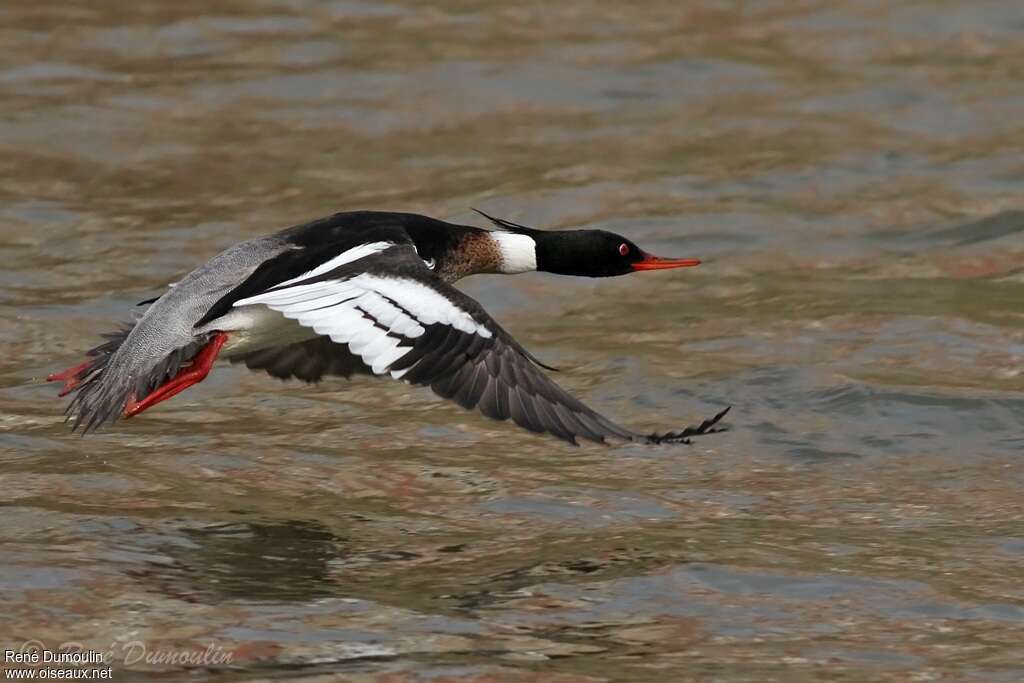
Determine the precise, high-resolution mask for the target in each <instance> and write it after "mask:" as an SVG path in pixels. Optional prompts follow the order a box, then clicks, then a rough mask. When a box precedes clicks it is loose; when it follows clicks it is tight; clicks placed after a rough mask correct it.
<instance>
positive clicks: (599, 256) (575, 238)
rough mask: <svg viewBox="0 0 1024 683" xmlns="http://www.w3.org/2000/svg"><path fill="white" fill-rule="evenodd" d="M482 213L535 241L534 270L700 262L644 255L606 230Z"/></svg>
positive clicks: (594, 270) (620, 271)
mask: <svg viewBox="0 0 1024 683" xmlns="http://www.w3.org/2000/svg"><path fill="white" fill-rule="evenodd" d="M484 216H486V217H487V218H488V219H490V220H491V221H493V222H494V223H495V224H497V225H498V226H499V227H501V228H503V229H505V230H508V231H510V232H515V233H518V234H521V235H526V236H528V237H530V238H532V239H533V241H534V242H535V243H536V255H537V270H540V271H544V272H548V273H558V274H559V275H579V276H584V277H613V276H616V275H626V274H627V273H635V272H637V271H641V270H665V269H668V268H685V267H688V266H697V265H700V260H699V259H695V258H683V259H670V258H662V257H660V256H654V255H653V254H648V253H647V252H646V251H644V250H643V249H641V248H640V247H638V246H636V245H635V244H633V242H631V241H630V240H628V239H626V238H625V237H623V236H622V235H616V234H615V233H613V232H608V231H606V230H537V229H535V228H528V227H526V226H524V225H518V224H516V223H511V222H509V221H504V220H502V219H500V218H491V217H490V216H487V215H486V214H484Z"/></svg>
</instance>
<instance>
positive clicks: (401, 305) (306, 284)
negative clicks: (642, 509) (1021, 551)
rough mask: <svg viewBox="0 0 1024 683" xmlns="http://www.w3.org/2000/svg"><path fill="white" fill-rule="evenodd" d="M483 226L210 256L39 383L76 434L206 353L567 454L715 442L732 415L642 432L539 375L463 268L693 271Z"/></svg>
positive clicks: (616, 244)
mask: <svg viewBox="0 0 1024 683" xmlns="http://www.w3.org/2000/svg"><path fill="white" fill-rule="evenodd" d="M480 213H481V215H483V216H484V217H486V218H487V219H488V220H490V221H491V222H492V223H494V225H495V229H494V230H484V229H482V228H476V227H471V226H467V225H455V224H452V223H446V222H444V221H440V220H437V219H434V218H428V217H427V216H420V215H416V214H410V213H388V212H378V211H353V212H347V213H337V214H334V215H333V216H328V217H326V218H321V219H318V220H314V221H311V222H309V223H304V224H302V225H297V226H294V227H291V228H288V229H286V230H283V231H281V232H279V233H276V234H274V235H271V236H268V237H259V238H256V239H252V240H247V241H245V242H240V243H238V244H236V245H234V246H232V247H229V248H228V249H227V250H225V251H223V252H221V253H220V254H218V255H217V256H214V257H213V258H212V259H210V261H208V262H207V263H206V264H204V265H202V266H200V267H199V268H197V269H195V270H194V271H192V272H191V273H189V274H188V275H186V276H185V277H183V278H182V279H181V280H180V281H179V282H177V283H175V284H174V285H171V286H170V288H169V289H168V290H167V291H166V292H164V293H163V295H162V296H160V297H158V298H156V299H151V300H149V301H144V302H142V304H145V305H148V308H147V309H146V310H145V312H144V313H143V314H142V316H141V317H140V318H139V319H138V320H137V321H136V322H135V323H134V324H132V325H129V326H127V327H125V328H124V329H122V330H121V331H119V332H115V333H113V334H110V335H107V336H106V338H107V342H106V343H104V344H101V345H100V346H97V347H96V348H94V349H92V350H91V351H89V353H88V355H89V359H88V360H87V361H86V362H84V363H82V364H81V365H77V366H75V367H73V368H70V369H68V370H65V371H64V372H60V373H55V374H53V375H50V376H49V377H48V378H47V379H49V380H51V381H63V382H64V388H63V390H62V391H61V395H62V396H63V395H65V394H68V393H70V392H77V394H76V395H75V397H74V399H73V400H72V401H71V403H70V405H69V406H68V409H67V415H68V419H72V418H73V419H74V428H75V429H77V428H79V427H82V428H83V431H85V432H88V431H89V430H92V429H95V428H96V427H98V426H100V425H101V424H103V423H104V422H110V421H113V420H116V419H117V418H118V417H121V416H124V417H131V416H133V415H138V414H139V413H141V412H142V411H144V410H146V409H147V408H151V407H152V406H154V405H156V404H157V403H160V402H161V401H165V400H167V399H168V398H170V397H172V396H174V395H175V394H178V393H180V392H181V391H184V390H185V389H187V388H188V387H190V386H192V385H193V384H196V383H197V382H201V381H202V380H203V379H204V378H205V377H206V375H207V374H208V373H209V372H210V368H211V367H212V365H213V362H214V360H215V359H216V358H217V356H218V354H220V355H223V356H225V357H226V358H227V359H228V360H230V361H231V362H233V363H245V365H246V366H248V367H249V368H252V369H254V370H264V371H265V372H267V373H268V374H270V375H272V376H274V377H278V378H281V379H288V378H291V377H296V378H298V379H301V380H304V381H306V382H317V381H319V380H320V379H321V378H322V377H324V376H325V375H338V376H341V377H351V376H352V375H354V374H366V375H376V376H380V377H392V378H394V379H398V380H401V381H403V382H406V383H407V384H416V385H427V386H430V388H431V389H433V391H434V392H435V393H436V394H438V395H439V396H441V397H443V398H447V399H452V400H454V401H456V402H457V403H458V404H459V405H461V406H463V407H464V408H476V409H478V410H479V411H480V412H481V413H483V414H484V415H486V416H487V417H491V418H494V419H497V420H506V419H508V418H512V420H513V421H514V422H515V423H516V424H517V425H519V426H520V427H524V428H526V429H528V430H530V431H534V432H541V433H545V432H546V433H548V434H552V435H554V436H556V437H558V438H560V439H564V440H565V441H568V442H570V443H573V444H575V443H576V438H577V437H583V438H586V439H590V440H592V441H598V442H604V441H605V440H606V439H608V438H612V439H621V440H625V441H633V442H640V443H665V442H688V438H689V437H691V436H697V435H701V434H709V433H713V432H717V431H721V428H720V427H716V426H715V425H716V424H717V423H718V422H719V421H720V420H721V419H722V417H723V416H724V415H725V413H726V412H727V411H728V408H726V409H725V410H723V411H721V412H720V413H718V414H717V415H715V416H714V417H712V418H710V419H708V420H705V421H704V422H702V423H701V424H700V425H698V426H695V427H687V428H686V429H683V430H681V431H675V432H669V433H666V434H648V435H644V434H638V433H636V432H633V431H630V430H628V429H625V428H623V427H620V426H618V425H616V424H614V423H612V422H611V421H610V420H608V419H607V418H605V417H603V416H601V415H600V414H598V413H596V412H595V411H593V410H591V409H590V408H588V407H587V406H585V405H583V404H582V403H581V402H580V401H578V400H577V399H576V398H574V397H572V396H571V395H569V394H568V393H566V391H565V390H563V389H562V388H561V387H559V386H558V385H557V384H555V383H554V382H553V381H551V379H549V378H548V377H547V376H546V375H545V374H544V372H543V371H542V370H541V369H540V368H542V367H543V368H547V369H549V370H552V369H553V368H550V367H548V366H546V365H544V364H543V363H541V362H540V361H538V360H537V359H536V358H534V357H533V356H532V355H531V354H530V353H529V352H528V351H527V350H526V349H524V348H523V347H522V346H521V345H520V344H519V343H518V342H517V341H516V340H515V339H513V338H512V336H511V335H510V334H509V333H508V332H506V331H505V330H504V329H502V327H501V326H500V325H499V324H498V323H497V322H496V321H495V320H494V319H493V318H491V316H490V315H488V314H487V312H486V311H485V310H484V309H483V307H481V306H480V304H478V303H477V302H476V301H475V300H473V299H472V298H470V297H468V296H466V295H465V294H463V293H462V292H461V291H459V290H458V289H456V288H455V287H453V286H452V283H453V282H455V281H457V280H459V279H460V278H463V277H465V276H467V275H472V274H474V273H524V272H527V271H534V270H539V271H546V272H549V273H560V274H563V275H581V276H589V277H607V276H613V275H624V274H626V273H632V272H636V271H642V270H660V269H667V268H683V267H687V266H696V265H698V264H699V263H700V261H698V260H697V259H692V258H686V259H666V258H660V257H657V256H652V255H651V254H648V253H646V252H644V251H643V250H641V249H640V248H638V247H637V246H636V245H635V244H633V243H632V242H631V241H629V240H628V239H626V238H625V237H621V236H619V235H615V234H613V233H610V232H605V231H602V230H557V231H545V230H537V229H534V228H529V227H526V226H523V225H518V224H516V223H511V222H509V221H505V220H501V219H498V218H493V217H491V216H487V215H486V214H483V213H482V212H480Z"/></svg>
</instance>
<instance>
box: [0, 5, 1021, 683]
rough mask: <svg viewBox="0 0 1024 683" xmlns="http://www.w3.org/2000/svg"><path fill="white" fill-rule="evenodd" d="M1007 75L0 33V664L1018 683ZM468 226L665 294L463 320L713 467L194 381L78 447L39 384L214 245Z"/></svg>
mask: <svg viewBox="0 0 1024 683" xmlns="http://www.w3.org/2000/svg"><path fill="white" fill-rule="evenodd" d="M1022 36H1024V7H1022V6H1021V5H1020V4H1019V3H1016V2H1010V1H1008V0H1005V1H1003V2H972V3H964V2H952V1H941V0H934V1H932V2H923V1H920V2H913V1H907V2H900V3H891V2H884V1H882V0H874V1H868V0H864V1H860V2H852V3H851V2H839V1H838V0H819V1H813V2H812V1H799V2H791V1H786V2H782V1H774V0H773V1H767V2H758V3H731V2H713V1H710V0H709V1H706V2H687V3H679V2H648V3H644V4H643V5H641V6H638V5H636V4H635V3H625V2H615V1H606V2H572V3H541V4H529V5H522V4H517V3H488V4H479V3H477V4H474V3H459V2H452V3H443V4H442V5H434V6H431V7H427V6H424V5H422V4H421V3H412V2H408V3H401V2H392V3H370V2H359V1H346V0H342V1H339V2H324V3H304V2H298V1H296V0H293V1H290V2H270V1H269V0H264V1H261V2H256V1H250V2H244V3H243V2H221V3H216V4H214V5H211V4H210V3H198V2H192V1H186V2H177V3H160V2H131V3H129V2H121V1H108V2H102V3H99V2H77V3H76V2H60V3H58V2H50V3H39V2H26V1H25V0H8V1H7V2H5V3H4V4H3V5H2V6H0V39H2V40H3V44H4V47H5V49H4V50H3V53H2V54H0V285H2V288H0V316H2V320H3V325H2V326H0V342H2V343H3V346H4V349H5V353H4V354H3V357H2V358H0V387H2V388H0V503H2V505H3V510H2V512H3V517H2V519H3V523H2V524H0V617H2V619H0V643H2V645H3V648H4V649H7V648H10V647H15V648H17V647H20V644H21V643H22V642H24V641H26V640H29V639H32V640H37V641H39V642H40V643H42V644H44V645H46V646H47V647H50V648H54V647H56V646H58V645H60V644H61V643H66V642H69V641H75V642H80V643H82V644H83V645H84V646H86V647H87V648H91V649H97V650H100V651H104V652H108V651H109V652H112V653H113V654H114V655H115V656H114V666H115V668H117V671H115V679H118V678H119V679H120V680H125V681H128V680H142V679H147V678H152V677H154V676H162V677H163V678H165V679H167V680H183V679H186V678H188V679H190V680H218V681H220V680H255V679H257V678H274V679H286V680H318V681H319V680H327V678H322V677H323V676H328V677H330V676H337V677H338V678H340V679H343V680H357V681H381V682H383V681H388V682H390V683H394V682H397V681H421V680H423V681H426V680H430V681H477V682H482V681H540V680H543V681H558V682H560V683H570V682H572V683H581V682H584V681H604V680H615V681H622V680H630V681H668V680H673V681H675V680H702V681H707V680H722V681H772V680H774V681H800V680H822V679H828V680H840V681H877V680H896V681H966V680H970V681H1016V680H1021V679H1024V645H1022V643H1024V589H1022V585H1024V570H1022V569H1021V564H1022V560H1024V526H1022V522H1024V499H1022V496H1021V485H1022V483H1024V482H1022V479H1024V465H1022V462H1021V457H1020V456H1021V450H1022V448H1024V436H1022V433H1021V425H1022V423H1024V394H1022V389H1024V378H1022V376H1021V374H1020V373H1021V360H1022V356H1024V316H1022V312H1021V306H1020V302H1021V301H1022V300H1024V270H1022V268H1021V265H1020V264H1021V263H1022V255H1024V236H1022V233H1024V203H1022V201H1021V187H1022V182H1024V156H1022V147H1024V123H1022V121H1024V96H1022V94H1021V93H1022V89H1021V79H1022V75H1024V41H1022V40H1021V38H1022ZM473 206H478V207H480V208H483V209H485V210H487V211H489V212H492V213H496V214H498V215H502V216H506V217H508V218H510V219H513V220H518V221H521V222H526V223H531V224H537V225H541V226H546V227H569V226H575V225H583V224H586V225H595V226H601V227H605V228H608V229H612V230H616V231H619V232H622V233H624V234H626V235H628V236H630V237H631V238H633V239H634V240H635V241H637V242H638V243H639V244H641V245H643V246H644V247H645V248H648V249H650V250H651V251H655V252H664V253H666V254H669V255H679V256H699V257H701V258H703V259H704V260H705V265H704V266H702V267H701V268H699V269H695V270H689V271H673V272H668V273H650V274H641V275H637V276H633V277H629V278H619V279H614V280H602V281H592V280H586V281H584V280H572V279H561V278H555V277H547V276H543V275H528V276H519V277H516V278H504V279H500V280H498V279H496V278H490V279H487V278H477V279H475V280H470V281H468V282H467V283H466V289H467V290H468V291H470V292H471V293H472V294H473V295H475V296H477V297H479V298H480V299H481V300H482V302H483V303H484V304H485V305H486V306H487V307H488V308H489V309H490V310H491V311H492V312H494V313H495V314H496V315H497V316H498V317H499V319H500V320H501V321H502V322H503V323H504V324H505V325H506V326H507V327H508V328H509V329H510V330H511V331H512V332H513V333H515V334H516V335H517V336H518V337H519V338H520V339H521V340H522V341H523V342H524V343H525V344H526V345H527V346H528V347H529V348H530V349H531V350H533V351H534V352H536V353H537V354H538V355H539V356H540V357H541V358H543V359H544V360H546V361H548V362H551V363H554V364H556V365H559V366H565V367H568V368H571V369H570V371H568V372H565V373H563V374H562V375H561V376H560V380H561V381H562V382H563V383H564V384H566V385H567V386H568V387H569V388H571V389H572V390H573V391H574V392H576V393H577V394H578V395H580V396H581V397H583V398H585V399H586V400H587V401H588V402H590V403H591V404H592V405H594V406H595V407H598V408H599V409H601V410H602V411H604V412H606V413H607V414H609V415H611V416H613V417H614V418H616V419H618V420H620V421H622V422H623V423H625V424H628V425H630V426H634V427H637V428H640V427H644V428H666V427H672V426H679V425H681V424H685V423H690V422H693V421H694V420H696V419H698V418H700V417H704V416H707V415H710V414H711V413H712V412H713V411H715V410H716V409H718V408H720V407H721V406H723V405H727V404H732V405H734V409H733V413H732V415H731V424H732V426H733V430H732V431H731V432H729V433H727V434H723V435H718V436H715V437H712V438H705V439H702V440H700V441H699V442H698V443H697V444H695V445H694V446H692V447H689V448H682V447H656V448H641V447H635V446H632V447H631V446H623V447H613V448H601V447H595V446H590V447H584V448H580V449H573V448H571V447H568V446H564V445H562V444H561V443H558V442H556V441H553V440H551V439H543V438H538V437H536V436H533V435H530V434H528V433H524V432H521V431H519V430H516V429H514V428H511V427H509V426H508V425H503V424H498V423H492V422H488V421H485V420H483V419H481V418H478V417H477V416H475V415H471V414H467V413H463V412H461V411H459V410H458V409H457V408H453V407H451V406H448V405H446V404H442V403H440V402H439V401H437V400H435V399H434V398H433V397H432V395H430V394H429V392H424V391H417V390H411V389H409V388H407V387H404V386H402V385H399V384H397V383H390V384H388V383H374V382H372V381H368V380H361V381H356V382H352V383H351V384H349V383H346V382H345V381H343V380H337V381H329V382H326V383H324V384H322V385H321V386H319V387H316V388H309V387H305V386H301V385H297V384H281V383H279V382H276V381H275V380H272V379H270V378H268V377H265V376H261V375H256V374H251V373H247V372H246V371H244V370H242V369H238V368H231V367H226V366H225V367H219V368H218V369H217V371H216V372H215V373H214V374H213V375H212V376H211V377H210V379H208V380H207V381H206V382H205V383H204V384H203V385H201V386H199V387H197V388H195V389H192V390H190V391H189V392H187V393H186V394H183V395H181V396H180V397H178V398H176V399H175V400H174V401H172V402H169V403H166V404H163V405H161V406H160V407H159V408H158V409H155V410H153V411H151V412H148V413H147V414H146V415H144V416H142V417H141V418H139V419H136V420H132V421H130V422H125V423H119V424H118V425H116V426H115V427H113V428H110V429H107V430H105V431H103V432H100V433H98V434H95V435H91V436H89V437H87V438H84V439H83V438H79V437H77V436H71V435H69V434H68V430H67V428H66V426H65V425H64V424H63V417H62V415H61V411H62V409H63V405H64V404H63V402H62V401H60V400H58V399H56V397H55V393H56V390H55V388H54V387H53V386H47V385H44V384H43V383H42V381H41V380H42V378H43V377H44V376H45V375H46V373H47V372H50V371H52V370H54V369H59V368H62V367H65V366H66V365H69V364H71V363H73V362H75V360H76V358H78V357H79V356H80V355H81V353H82V351H84V350H85V349H86V348H88V347H90V346H92V345H93V344H94V343H95V342H96V339H97V335H98V334H99V333H101V332H104V331H107V330H109V329H111V326H112V323H114V322H115V321H117V320H121V319H125V318H126V317H127V316H129V315H130V311H131V309H132V306H133V304H134V303H135V302H136V301H138V300H140V299H143V298H147V297H149V296H152V295H154V294H155V293H157V292H159V291H160V289H161V288H162V287H164V285H165V284H166V283H168V282H172V281H174V280H175V279H177V278H178V277H179V276H180V275H181V274H182V273H183V272H184V271H187V270H189V269H191V268H192V267H194V266H195V265H196V264H198V263H200V262H202V261H203V260H205V259H206V258H208V257H209V256H211V255H212V254H213V253H215V252H216V251H218V250H219V249H221V248H223V247H224V246H226V245H228V244H230V243H232V242H235V241H237V240H240V239H243V238H246V237H250V236H254V235H259V234H264V233H268V232H271V231H273V230H276V229H278V228H280V227H283V226H286V225H289V224H292V223H295V222H298V221H301V220H305V219H308V218H312V217H316V216H319V215H323V214H326V213H330V212H332V211H336V210H343V209H356V208H376V209H395V210H409V211H420V212H424V213H428V214H431V215H435V216H439V217H444V218H450V219H453V220H456V221H464V222H477V218H476V217H474V215H473V214H471V213H470V212H469V208H470V207H473ZM131 643H141V644H142V645H143V646H144V647H145V648H146V649H147V651H148V652H150V653H154V652H157V651H163V652H171V653H174V652H198V651H202V650H204V649H205V648H209V647H214V648H219V649H220V651H222V652H225V653H229V654H230V661H228V662H224V661H219V662H215V663H210V662H206V663H205V664H200V665H190V664H181V663H174V662H168V661H162V662H161V661H158V660H156V659H154V658H152V657H151V658H150V659H149V660H145V659H144V660H143V661H141V662H133V663H130V664H128V663H126V661H125V659H126V655H125V652H126V647H127V646H128V644H131ZM150 660H152V661H150Z"/></svg>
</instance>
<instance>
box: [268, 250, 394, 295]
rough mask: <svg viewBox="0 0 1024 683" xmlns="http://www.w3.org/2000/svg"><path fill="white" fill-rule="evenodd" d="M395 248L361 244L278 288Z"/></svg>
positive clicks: (283, 283) (286, 281)
mask: <svg viewBox="0 0 1024 683" xmlns="http://www.w3.org/2000/svg"><path fill="white" fill-rule="evenodd" d="M393 246H395V243H394V242H368V243H367V244H360V245H359V246H358V247H352V248H351V249H349V250H347V251H343V252H341V253H340V254H338V255H337V256H335V257H334V258H332V259H331V260H329V261H324V262H323V263H321V264H320V265H319V266H317V267H316V268H314V269H313V270H311V271H309V272H308V273H303V274H302V275H300V276H298V277H293V278H292V279H291V280H285V281H284V282H282V283H281V284H279V285H276V286H277V287H287V286H288V285H291V284H295V283H296V282H302V281H303V280H308V279H309V278H311V277H316V276H317V275H323V274H324V273H329V272H331V271H332V270H334V269H335V268H337V267H338V266H343V265H345V264H346V263H352V262H353V261H358V260H359V259H361V258H364V257H366V256H371V255H373V254H376V253H378V252H381V251H384V250H385V249H387V248H388V247H393Z"/></svg>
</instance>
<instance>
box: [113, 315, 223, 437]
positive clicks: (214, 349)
mask: <svg viewBox="0 0 1024 683" xmlns="http://www.w3.org/2000/svg"><path fill="white" fill-rule="evenodd" d="M227 340H228V335H227V334H225V333H223V332H218V333H217V334H216V335H214V337H213V339H211V340H210V341H209V343H207V344H206V346H204V347H203V348H202V349H201V350H200V351H199V353H197V354H196V357H195V358H193V359H192V364H191V365H189V366H187V367H184V368H182V369H181V370H179V371H178V374H177V375H175V376H174V377H173V378H172V379H170V380H168V381H167V382H165V383H164V384H162V385H161V386H160V387H158V388H157V389H156V390H155V391H153V392H152V393H151V394H149V395H148V396H146V397H145V398H143V399H142V400H141V401H137V400H136V399H135V397H134V396H132V397H130V398H129V399H128V402H127V403H126V404H125V406H124V416H125V417H132V416H134V415H138V414H139V413H141V412H142V411H143V410H146V409H147V408H152V407H153V406H155V405H156V404H157V403H160V402H161V401H166V400H167V399H169V398H171V397H172V396H176V395H178V394H180V393H181V392H183V391H185V390H186V389H188V388H189V387H190V386H192V385H193V384H199V383H200V382H202V381H203V380H204V379H206V376H207V375H209V374H210V369H211V368H212V367H213V362H214V361H215V360H217V354H218V353H220V347H222V346H224V342H226V341H227Z"/></svg>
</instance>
